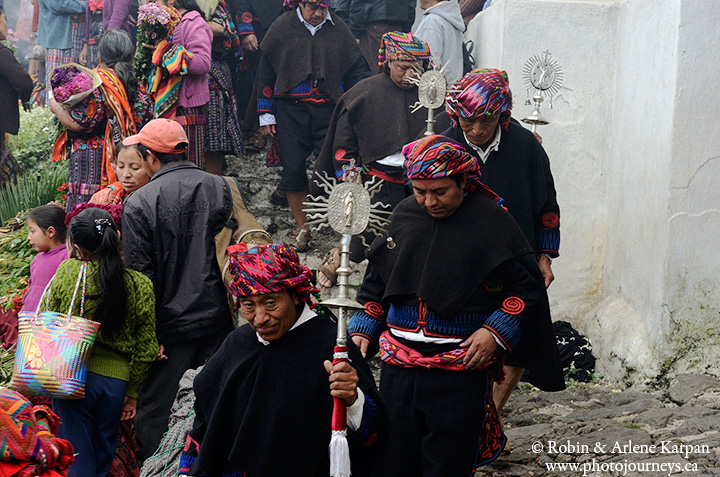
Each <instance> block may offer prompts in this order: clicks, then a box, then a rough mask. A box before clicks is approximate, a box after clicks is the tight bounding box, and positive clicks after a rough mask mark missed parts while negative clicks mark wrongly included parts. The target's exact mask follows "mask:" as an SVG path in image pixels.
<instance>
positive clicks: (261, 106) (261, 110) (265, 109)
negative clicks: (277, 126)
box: [257, 98, 275, 126]
mask: <svg viewBox="0 0 720 477" xmlns="http://www.w3.org/2000/svg"><path fill="white" fill-rule="evenodd" d="M257 110H258V114H259V115H263V114H269V115H274V114H275V100H274V99H266V98H258V99H257ZM273 119H275V118H274V116H273ZM273 124H274V123H273ZM261 126H262V124H261Z"/></svg>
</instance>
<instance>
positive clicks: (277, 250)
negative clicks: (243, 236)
mask: <svg viewBox="0 0 720 477" xmlns="http://www.w3.org/2000/svg"><path fill="white" fill-rule="evenodd" d="M228 256H229V258H230V273H232V276H233V280H232V281H231V282H230V284H229V287H230V289H231V290H232V292H233V295H234V296H235V299H236V303H235V304H236V307H237V299H238V298H240V297H245V296H255V295H266V294H268V293H275V292H279V291H283V290H287V289H289V288H293V287H294V288H295V291H296V293H297V294H298V296H299V297H300V300H301V301H303V302H305V303H307V304H308V305H310V306H311V307H313V306H314V304H313V303H312V300H311V295H315V296H318V295H319V290H318V289H317V288H315V287H314V286H313V284H312V278H313V275H312V271H310V269H309V268H308V267H306V266H304V265H301V264H300V259H299V258H298V256H297V253H295V250H293V249H292V248H291V247H289V246H288V245H285V244H282V243H270V244H267V245H257V246H255V247H253V248H248V246H247V244H244V243H239V244H237V245H232V246H230V247H228Z"/></svg>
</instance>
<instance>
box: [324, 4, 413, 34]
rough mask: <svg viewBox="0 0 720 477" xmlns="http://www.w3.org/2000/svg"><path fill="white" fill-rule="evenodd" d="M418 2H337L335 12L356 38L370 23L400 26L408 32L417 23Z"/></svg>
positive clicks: (334, 7)
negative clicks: (416, 7) (416, 5)
mask: <svg viewBox="0 0 720 477" xmlns="http://www.w3.org/2000/svg"><path fill="white" fill-rule="evenodd" d="M416 3H417V0H337V1H336V2H334V4H333V11H334V12H335V13H336V14H337V15H338V16H339V17H340V18H342V19H343V20H345V23H347V24H348V26H349V27H350V30H352V32H353V34H354V35H355V38H360V35H362V33H363V32H364V31H365V26H366V25H367V24H368V23H389V24H391V25H399V26H401V27H402V31H404V32H408V31H410V28H412V25H413V22H414V21H415V4H416Z"/></svg>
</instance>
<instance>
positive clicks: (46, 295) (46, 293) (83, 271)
mask: <svg viewBox="0 0 720 477" xmlns="http://www.w3.org/2000/svg"><path fill="white" fill-rule="evenodd" d="M56 275H57V274H56ZM53 280H55V275H53V276H52V278H50V281H49V282H48V284H47V285H45V290H43V292H42V295H41V296H40V302H39V303H38V307H37V310H35V316H37V315H38V314H39V313H40V308H41V307H42V303H43V301H45V311H50V285H52V282H53ZM81 280H82V296H81V297H80V317H81V318H82V316H83V315H84V314H85V290H86V288H87V262H82V263H81V264H80V272H79V273H78V278H77V282H76V283H75V290H73V294H72V298H71V299H70V309H69V310H68V313H67V314H68V316H72V309H73V305H74V304H75V298H76V297H77V292H78V289H79V288H80V281H81Z"/></svg>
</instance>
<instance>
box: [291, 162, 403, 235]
mask: <svg viewBox="0 0 720 477" xmlns="http://www.w3.org/2000/svg"><path fill="white" fill-rule="evenodd" d="M361 172H362V171H361V169H360V168H359V167H357V166H355V161H354V160H351V161H350V164H349V165H347V166H343V176H342V182H340V183H337V181H336V180H335V179H332V178H330V177H328V176H327V174H325V173H316V176H317V178H316V180H315V183H316V184H317V185H318V186H320V187H321V188H322V189H323V190H324V191H325V193H326V194H327V197H325V196H319V197H315V196H311V195H308V198H309V200H308V201H307V202H303V204H304V205H305V207H307V208H306V209H305V210H304V211H305V213H306V214H308V223H307V224H308V226H309V227H310V228H312V229H313V230H320V229H322V228H323V227H330V228H332V229H333V230H334V231H335V232H337V233H339V234H349V235H360V234H362V232H364V231H365V230H367V231H369V232H371V233H373V234H374V235H375V236H377V235H380V234H381V233H382V232H386V229H385V227H387V223H388V221H387V219H388V217H389V216H390V214H391V213H392V211H391V210H390V209H391V208H392V207H391V206H390V205H386V204H382V203H379V202H376V203H374V204H373V203H372V201H371V199H372V198H373V197H374V196H375V194H377V192H378V191H379V190H380V188H381V187H382V185H383V181H382V180H380V179H378V178H377V177H375V176H373V177H372V179H370V180H368V181H367V182H365V183H364V184H363V181H362V175H361ZM360 238H361V240H362V242H363V245H364V246H366V247H367V246H369V244H368V243H367V242H366V240H365V237H363V236H362V235H360Z"/></svg>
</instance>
